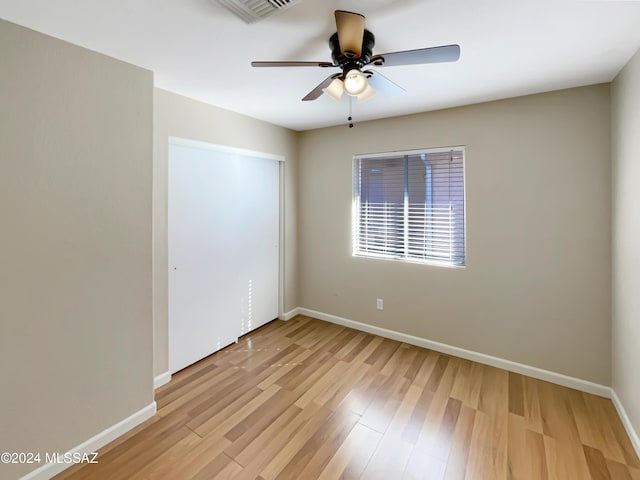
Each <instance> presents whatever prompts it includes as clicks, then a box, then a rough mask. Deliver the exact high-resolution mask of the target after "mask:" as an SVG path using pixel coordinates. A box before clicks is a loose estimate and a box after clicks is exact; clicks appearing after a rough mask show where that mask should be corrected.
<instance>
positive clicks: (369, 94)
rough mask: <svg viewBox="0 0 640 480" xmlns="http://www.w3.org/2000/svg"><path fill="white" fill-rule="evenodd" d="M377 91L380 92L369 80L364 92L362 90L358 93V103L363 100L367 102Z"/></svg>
mask: <svg viewBox="0 0 640 480" xmlns="http://www.w3.org/2000/svg"><path fill="white" fill-rule="evenodd" d="M376 93H378V91H377V90H376V89H375V88H373V87H372V86H371V85H370V84H369V82H367V88H365V89H364V92H362V93H361V94H360V95H358V97H357V98H358V103H362V102H366V101H367V100H369V99H370V98H371V97H373V96H374V95H375V94H376Z"/></svg>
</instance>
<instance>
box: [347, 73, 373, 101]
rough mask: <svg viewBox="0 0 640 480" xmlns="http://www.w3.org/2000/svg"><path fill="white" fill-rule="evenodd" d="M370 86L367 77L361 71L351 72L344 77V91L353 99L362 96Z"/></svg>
mask: <svg viewBox="0 0 640 480" xmlns="http://www.w3.org/2000/svg"><path fill="white" fill-rule="evenodd" d="M368 86H369V82H368V81H367V77H365V76H364V75H363V74H362V72H360V71H359V70H355V69H354V70H349V71H348V72H347V74H346V75H345V76H344V91H345V92H346V93H347V94H348V95H351V96H353V97H356V96H358V95H360V94H361V93H362V92H364V91H365V90H366V89H367V87H368Z"/></svg>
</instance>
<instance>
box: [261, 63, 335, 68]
mask: <svg viewBox="0 0 640 480" xmlns="http://www.w3.org/2000/svg"><path fill="white" fill-rule="evenodd" d="M251 66H252V67H335V65H334V64H333V63H331V62H251Z"/></svg>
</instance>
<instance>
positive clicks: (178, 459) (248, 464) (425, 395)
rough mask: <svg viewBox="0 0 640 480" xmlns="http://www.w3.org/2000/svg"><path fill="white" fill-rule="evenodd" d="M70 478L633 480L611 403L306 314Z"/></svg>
mask: <svg viewBox="0 0 640 480" xmlns="http://www.w3.org/2000/svg"><path fill="white" fill-rule="evenodd" d="M156 401H157V404H158V414H157V415H156V416H154V417H153V418H152V419H149V420H147V421H146V422H144V423H143V424H142V425H140V426H138V427H136V428H135V429H133V430H132V431H131V432H129V433H127V434H126V435H124V436H122V437H121V438H119V439H117V440H116V441H114V442H112V443H111V444H109V445H107V446H105V447H104V448H103V449H101V450H100V452H99V456H98V459H99V464H97V465H78V466H74V467H73V468H70V469H69V470H67V471H65V472H63V473H62V474H60V475H58V476H57V477H56V478H58V479H69V480H94V479H97V480H102V479H105V480H107V479H108V480H143V479H144V480H166V479H176V480H205V479H206V480H209V479H215V478H224V479H227V478H228V479H241V480H275V479H278V478H281V479H291V480H299V479H303V480H314V479H317V478H321V479H322V480H330V479H331V480H332V479H362V480H372V479H374V480H375V479H378V478H380V479H384V480H388V479H407V480H409V479H417V478H420V479H425V478H426V479H446V480H492V479H496V480H507V479H509V480H510V479H518V480H519V479H525V480H526V479H529V480H547V479H548V480H596V479H598V480H600V479H605V480H606V479H611V480H617V479H621V480H640V462H639V461H638V457H637V455H636V453H635V451H634V450H633V446H632V445H631V442H630V440H629V438H628V436H627V434H626V431H625V430H624V426H623V425H622V422H621V421H620V418H619V417H618V414H617V412H616V410H615V407H614V406H613V404H612V403H611V401H610V400H608V399H604V398H601V397H597V396H593V395H589V394H586V393H582V392H578V391H575V390H571V389H567V388H565V387H561V386H558V385H553V384H550V383H548V382H544V381H541V380H536V379H533V378H530V377H526V376H523V375H521V374H516V373H509V372H507V371H504V370H500V369H498V368H494V367H490V366H487V365H481V364H478V363H475V362H472V361H469V360H464V359H460V358H456V357H453V356H450V355H445V354H442V353H438V352H434V351H430V350H425V349H421V348H418V347H415V346H413V345H408V344H406V343H402V342H398V341H395V340H390V339H385V338H382V337H378V336H375V335H371V334H368V333H364V332H357V331H355V330H351V329H349V328H347V327H344V326H341V325H334V324H328V323H326V322H323V321H320V320H316V319H313V318H310V317H306V316H297V317H296V318H294V319H292V320H290V321H288V322H282V321H274V322H272V323H270V324H267V325H265V326H263V327H261V328H259V329H258V330H257V331H255V332H251V333H249V334H247V335H245V336H243V337H242V338H241V339H240V340H239V341H238V343H237V344H233V345H230V346H228V347H226V348H225V349H223V350H222V351H220V352H218V353H216V354H214V355H211V356H210V357H207V358H206V359H203V360H202V361H200V362H198V363H196V364H194V365H193V366H191V367H188V368H186V369H184V370H182V371H180V372H178V373H177V374H176V375H174V376H173V378H172V380H171V382H169V383H168V384H167V385H165V386H163V387H161V388H160V389H158V390H157V391H156Z"/></svg>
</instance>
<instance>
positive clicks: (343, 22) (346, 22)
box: [335, 10, 364, 58]
mask: <svg viewBox="0 0 640 480" xmlns="http://www.w3.org/2000/svg"><path fill="white" fill-rule="evenodd" d="M335 16H336V27H337V29H338V41H339V42H340V51H341V52H342V53H343V54H344V55H345V56H346V57H348V58H359V57H360V54H361V53H362V39H363V37H364V15H360V14H359V13H353V12H347V11H345V10H336V11H335Z"/></svg>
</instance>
